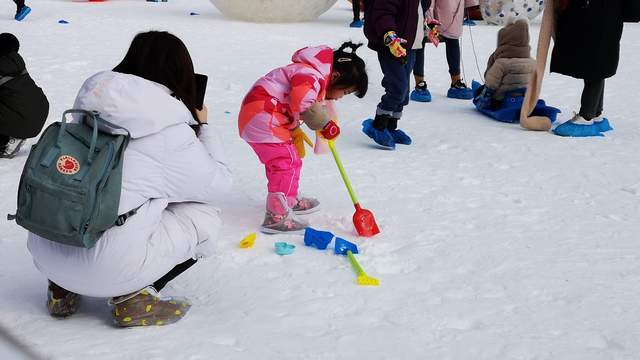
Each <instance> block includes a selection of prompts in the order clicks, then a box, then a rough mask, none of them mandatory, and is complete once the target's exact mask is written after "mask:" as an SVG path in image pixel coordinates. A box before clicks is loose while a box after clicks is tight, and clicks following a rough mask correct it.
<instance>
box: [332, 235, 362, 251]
mask: <svg viewBox="0 0 640 360" xmlns="http://www.w3.org/2000/svg"><path fill="white" fill-rule="evenodd" d="M348 250H351V252H352V253H354V254H357V253H358V246H357V245H356V244H354V243H352V242H348V241H347V240H345V239H343V238H339V237H336V243H335V244H334V246H333V252H334V253H335V254H336V255H347V251H348Z"/></svg>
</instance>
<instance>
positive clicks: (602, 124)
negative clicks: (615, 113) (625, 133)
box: [594, 118, 613, 132]
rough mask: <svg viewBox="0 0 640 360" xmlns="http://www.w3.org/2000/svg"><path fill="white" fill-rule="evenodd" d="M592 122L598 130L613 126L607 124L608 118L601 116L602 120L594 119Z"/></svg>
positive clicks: (605, 130) (608, 129)
mask: <svg viewBox="0 0 640 360" xmlns="http://www.w3.org/2000/svg"><path fill="white" fill-rule="evenodd" d="M594 124H595V125H596V126H597V127H598V130H600V132H607V131H611V130H613V127H611V124H609V119H607V118H602V120H600V121H595V122H594Z"/></svg>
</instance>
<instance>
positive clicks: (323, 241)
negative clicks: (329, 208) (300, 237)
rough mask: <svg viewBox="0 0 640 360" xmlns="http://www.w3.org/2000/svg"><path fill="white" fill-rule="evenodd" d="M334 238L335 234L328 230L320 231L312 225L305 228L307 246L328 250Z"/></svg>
mask: <svg viewBox="0 0 640 360" xmlns="http://www.w3.org/2000/svg"><path fill="white" fill-rule="evenodd" d="M332 239H333V234H332V233H330V232H328V231H320V230H316V229H314V228H311V227H308V228H306V229H304V244H305V245H306V246H311V247H315V248H316V249H318V250H326V249H327V246H329V243H330V242H331V240H332Z"/></svg>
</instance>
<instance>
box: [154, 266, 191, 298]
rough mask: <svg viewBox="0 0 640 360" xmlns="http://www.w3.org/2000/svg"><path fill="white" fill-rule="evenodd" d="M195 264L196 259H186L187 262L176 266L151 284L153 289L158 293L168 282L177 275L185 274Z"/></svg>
mask: <svg viewBox="0 0 640 360" xmlns="http://www.w3.org/2000/svg"><path fill="white" fill-rule="evenodd" d="M196 262H198V260H196V259H188V260H187V261H185V262H183V263H181V264H178V265H176V266H175V267H174V268H173V269H171V271H169V272H168V273H167V274H166V275H165V276H163V277H161V278H160V279H158V280H157V281H156V282H154V283H153V287H154V288H155V289H156V290H158V291H160V290H161V289H162V288H164V287H165V286H166V285H167V283H168V282H169V281H171V280H173V279H175V278H176V277H177V276H178V275H180V274H182V273H183V272H185V271H186V270H187V269H188V268H190V267H191V266H193V264H195V263H196Z"/></svg>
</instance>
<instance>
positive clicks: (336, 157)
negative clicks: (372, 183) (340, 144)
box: [328, 140, 358, 205]
mask: <svg viewBox="0 0 640 360" xmlns="http://www.w3.org/2000/svg"><path fill="white" fill-rule="evenodd" d="M328 142H329V149H331V154H333V159H334V160H335V161H336V165H338V170H339V171H340V175H341V176H342V180H343V181H344V184H345V185H346V186H347V191H348V192H349V196H350V197H351V201H352V202H353V205H356V204H358V198H357V197H356V194H355V192H354V191H353V188H352V187H351V183H350V182H349V179H348V178H347V174H346V173H345V171H344V167H343V166H342V161H340V156H339V155H338V152H337V151H336V147H335V145H334V144H333V140H329V141H328Z"/></svg>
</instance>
